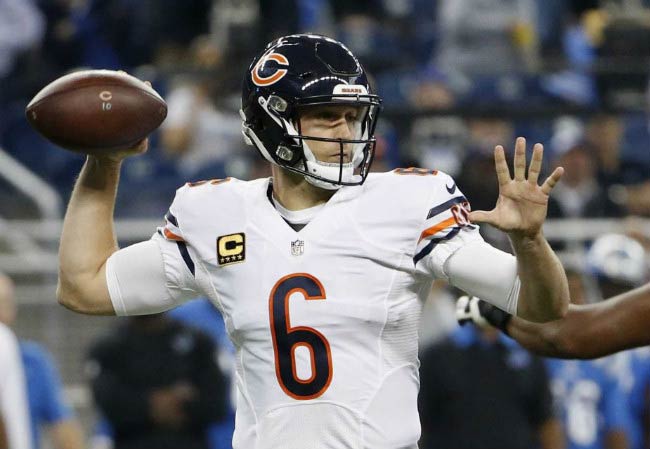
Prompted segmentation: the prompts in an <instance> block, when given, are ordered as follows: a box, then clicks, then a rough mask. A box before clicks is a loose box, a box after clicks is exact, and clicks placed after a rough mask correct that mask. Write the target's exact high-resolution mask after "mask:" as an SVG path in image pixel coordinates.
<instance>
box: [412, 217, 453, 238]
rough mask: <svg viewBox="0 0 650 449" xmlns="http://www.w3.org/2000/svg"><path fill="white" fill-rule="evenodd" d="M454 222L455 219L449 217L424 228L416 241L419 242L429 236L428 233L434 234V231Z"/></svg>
mask: <svg viewBox="0 0 650 449" xmlns="http://www.w3.org/2000/svg"><path fill="white" fill-rule="evenodd" d="M455 224H456V219H455V218H454V217H449V218H447V219H446V220H443V221H441V222H440V223H438V224H435V225H433V226H431V227H430V228H427V229H425V230H424V231H422V234H420V240H418V243H420V242H421V241H422V240H423V239H425V238H427V237H429V236H430V235H434V234H435V233H436V232H439V231H442V230H443V229H445V228H448V227H449V226H452V225H455Z"/></svg>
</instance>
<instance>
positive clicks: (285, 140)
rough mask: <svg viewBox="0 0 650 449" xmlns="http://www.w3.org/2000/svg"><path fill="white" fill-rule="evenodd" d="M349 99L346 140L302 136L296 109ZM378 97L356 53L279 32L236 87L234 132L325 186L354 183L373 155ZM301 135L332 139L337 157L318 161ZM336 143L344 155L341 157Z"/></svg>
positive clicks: (365, 172) (269, 157)
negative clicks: (350, 125) (238, 127)
mask: <svg viewBox="0 0 650 449" xmlns="http://www.w3.org/2000/svg"><path fill="white" fill-rule="evenodd" d="M341 104H344V105H352V106H354V107H358V108H359V111H360V114H359V118H358V119H357V126H355V127H354V128H355V135H354V136H353V138H352V139H334V138H324V137H317V136H308V135H303V134H302V133H301V130H300V121H299V120H298V114H299V111H300V109H301V108H303V107H307V106H317V105H341ZM380 107H381V100H380V98H379V97H378V96H377V95H374V94H372V93H371V89H370V85H369V83H368V79H367V77H366V73H365V71H364V69H363V67H362V66H361V64H360V63H359V61H358V60H357V58H356V57H355V56H354V55H353V54H352V52H350V50H348V49H347V48H346V47H345V46H344V45H343V44H341V43H340V42H338V41H336V40H334V39H331V38H328V37H325V36H320V35H314V34H296V35H291V36H285V37H281V38H279V39H277V40H275V41H273V42H271V43H270V44H268V45H267V46H266V49H265V50H264V51H263V52H262V53H261V54H260V55H258V56H257V57H256V58H255V59H254V60H253V62H252V63H251V65H250V67H249V69H248V71H247V72H246V75H245V76H244V82H243V88H242V109H241V111H240V114H241V117H242V120H243V124H242V132H243V134H244V137H245V139H246V142H247V143H248V144H249V145H253V146H254V147H255V148H256V149H257V150H258V151H259V152H260V154H261V155H262V156H263V157H264V158H265V159H267V160H268V161H270V162H272V163H274V164H276V165H279V166H281V167H284V168H285V169H287V170H290V171H292V172H296V173H300V174H302V175H304V176H305V179H306V180H307V181H309V182H310V183H311V184H314V185H316V186H318V187H321V188H325V189H337V188H339V187H340V186H342V185H360V184H362V183H363V182H364V181H365V179H366V177H367V176H368V171H369V169H370V164H371V163H372V159H373V156H374V151H375V145H376V140H375V136H374V132H375V126H376V124H377V117H378V114H379V110H380ZM309 141H328V142H338V143H339V146H340V153H339V154H340V160H339V162H338V163H331V162H322V161H318V160H317V159H316V157H315V156H314V154H313V152H312V151H311V149H310V148H309ZM344 145H352V157H351V158H350V159H351V160H350V161H349V162H345V161H344V154H343V153H344V151H343V148H344Z"/></svg>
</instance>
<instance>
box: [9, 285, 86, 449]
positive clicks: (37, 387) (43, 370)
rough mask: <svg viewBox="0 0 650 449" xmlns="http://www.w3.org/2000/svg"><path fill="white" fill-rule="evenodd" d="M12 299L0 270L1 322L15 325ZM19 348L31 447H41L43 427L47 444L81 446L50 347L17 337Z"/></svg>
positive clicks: (63, 448) (80, 435)
mask: <svg viewBox="0 0 650 449" xmlns="http://www.w3.org/2000/svg"><path fill="white" fill-rule="evenodd" d="M15 301H16V300H15V298H14V286H13V281H12V280H11V279H10V278H9V277H7V276H5V275H3V274H1V273H0V323H3V324H5V325H7V326H13V325H14V323H15V320H16V303H15ZM19 348H20V355H21V360H22V365H23V370H24V373H25V378H26V382H27V396H28V400H29V416H30V424H31V425H30V429H31V431H30V435H31V438H32V446H33V448H34V449H38V448H40V447H41V445H42V436H43V432H42V431H43V430H46V432H45V435H46V441H48V442H49V446H48V447H52V448H54V449H81V448H83V447H84V436H83V433H82V431H81V426H80V424H79V422H78V421H77V419H76V417H75V416H74V413H73V412H72V410H71V408H70V406H69V404H67V402H66V400H65V397H64V393H63V386H62V385H61V379H60V376H59V372H58V370H57V368H56V366H55V364H54V361H53V359H52V356H51V355H50V353H49V351H47V349H45V347H44V346H42V345H40V344H38V343H36V342H33V341H19Z"/></svg>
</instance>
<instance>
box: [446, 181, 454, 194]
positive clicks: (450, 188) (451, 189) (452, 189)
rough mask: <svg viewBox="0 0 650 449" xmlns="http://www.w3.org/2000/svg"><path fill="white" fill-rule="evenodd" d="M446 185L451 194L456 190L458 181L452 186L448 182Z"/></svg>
mask: <svg viewBox="0 0 650 449" xmlns="http://www.w3.org/2000/svg"><path fill="white" fill-rule="evenodd" d="M445 187H446V188H447V192H449V194H450V195H453V194H454V192H455V191H456V183H455V182H454V183H453V184H452V186H451V187H449V186H448V185H447V184H445Z"/></svg>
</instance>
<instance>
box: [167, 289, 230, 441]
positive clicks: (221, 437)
mask: <svg viewBox="0 0 650 449" xmlns="http://www.w3.org/2000/svg"><path fill="white" fill-rule="evenodd" d="M167 314H168V316H169V318H171V319H172V320H177V321H179V322H181V323H183V324H185V325H187V326H190V327H193V328H195V329H198V330H200V331H202V332H204V333H205V334H207V335H209V336H210V337H211V338H212V341H213V342H214V344H215V346H216V348H217V352H218V360H219V367H220V368H221V371H222V372H223V373H225V374H226V377H227V380H228V383H229V385H230V387H229V392H230V394H229V400H228V401H227V402H228V414H227V416H226V417H225V418H224V419H223V420H221V421H220V422H215V423H213V424H212V425H211V426H210V428H209V430H208V441H209V446H210V449H229V448H232V436H233V432H234V430H235V397H236V396H235V388H236V386H235V382H234V379H233V377H234V373H235V348H234V346H233V345H232V343H231V342H230V339H229V338H228V334H227V333H226V326H225V323H224V322H223V317H222V316H221V312H219V311H218V310H217V308H216V307H215V306H214V305H213V304H212V303H211V302H210V300H208V299H206V298H199V299H195V300H193V301H188V302H186V303H185V304H183V305H181V306H179V307H176V308H174V309H172V310H170V311H169V312H167Z"/></svg>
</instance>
